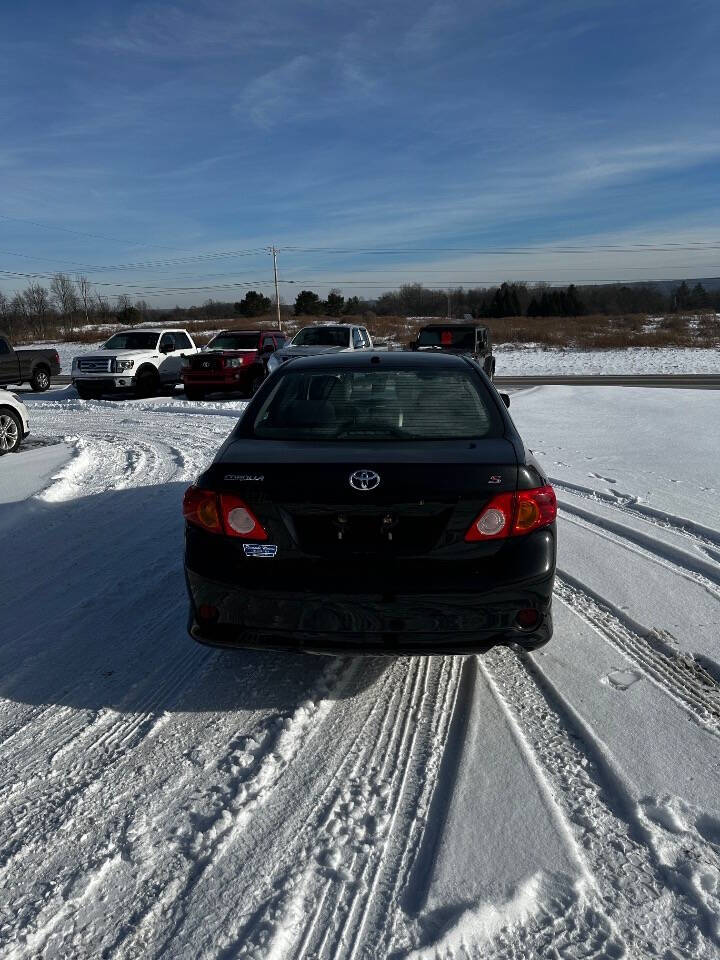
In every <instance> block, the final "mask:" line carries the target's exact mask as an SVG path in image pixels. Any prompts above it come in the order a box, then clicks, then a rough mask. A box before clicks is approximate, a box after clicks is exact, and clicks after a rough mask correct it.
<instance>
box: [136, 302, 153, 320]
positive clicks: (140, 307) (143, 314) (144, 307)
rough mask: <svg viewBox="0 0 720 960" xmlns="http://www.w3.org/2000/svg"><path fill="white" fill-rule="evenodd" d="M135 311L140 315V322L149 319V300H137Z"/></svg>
mask: <svg viewBox="0 0 720 960" xmlns="http://www.w3.org/2000/svg"><path fill="white" fill-rule="evenodd" d="M135 309H136V310H137V312H138V313H139V314H140V321H141V322H144V321H145V320H146V319H147V315H148V312H149V310H150V307H149V306H148V302H147V300H136V301H135Z"/></svg>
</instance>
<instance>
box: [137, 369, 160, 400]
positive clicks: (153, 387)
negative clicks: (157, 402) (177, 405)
mask: <svg viewBox="0 0 720 960" xmlns="http://www.w3.org/2000/svg"><path fill="white" fill-rule="evenodd" d="M159 389H160V377H159V376H158V375H157V372H156V371H154V370H153V371H150V370H142V371H141V372H140V373H139V374H138V375H137V377H136V378H135V396H136V397H138V398H139V399H143V398H145V397H155V396H157V392H158V390H159Z"/></svg>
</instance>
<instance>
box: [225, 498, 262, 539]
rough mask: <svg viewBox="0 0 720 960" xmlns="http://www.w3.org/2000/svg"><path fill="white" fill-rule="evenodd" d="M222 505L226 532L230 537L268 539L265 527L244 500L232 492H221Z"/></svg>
mask: <svg viewBox="0 0 720 960" xmlns="http://www.w3.org/2000/svg"><path fill="white" fill-rule="evenodd" d="M220 507H221V510H222V517H223V522H224V525H225V533H226V534H227V535H228V536H229V537H242V539H243V540H267V533H266V532H265V528H264V527H263V525H262V524H261V523H260V521H259V520H258V518H257V517H256V516H255V514H254V513H253V512H252V510H251V509H250V507H249V506H248V505H247V504H246V503H245V502H244V500H241V499H240V498H239V497H234V496H233V495H232V494H230V493H221V494H220Z"/></svg>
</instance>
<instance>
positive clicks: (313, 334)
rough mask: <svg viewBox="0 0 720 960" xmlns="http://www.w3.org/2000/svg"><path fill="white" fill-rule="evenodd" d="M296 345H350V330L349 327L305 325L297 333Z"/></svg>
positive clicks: (294, 342)
mask: <svg viewBox="0 0 720 960" xmlns="http://www.w3.org/2000/svg"><path fill="white" fill-rule="evenodd" d="M293 346H294V347H348V346H350V331H349V330H348V329H347V327H305V329H304V330H301V331H300V332H299V333H297V334H295V339H294V340H293Z"/></svg>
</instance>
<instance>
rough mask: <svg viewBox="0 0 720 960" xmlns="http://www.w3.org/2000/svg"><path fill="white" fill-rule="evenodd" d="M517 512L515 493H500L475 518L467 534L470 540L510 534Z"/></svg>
mask: <svg viewBox="0 0 720 960" xmlns="http://www.w3.org/2000/svg"><path fill="white" fill-rule="evenodd" d="M514 514H515V494H514V493H498V494H497V496H494V497H493V498H492V500H491V501H490V503H488V504H487V505H486V507H485V508H484V510H483V511H482V513H481V514H480V515H479V516H478V517H476V518H475V520H474V522H473V524H472V526H471V527H470V529H469V530H468V532H467V533H466V534H465V539H466V540H467V541H468V542H472V541H473V540H499V539H501V538H502V537H508V536H510V529H511V527H512V523H513V516H514Z"/></svg>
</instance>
